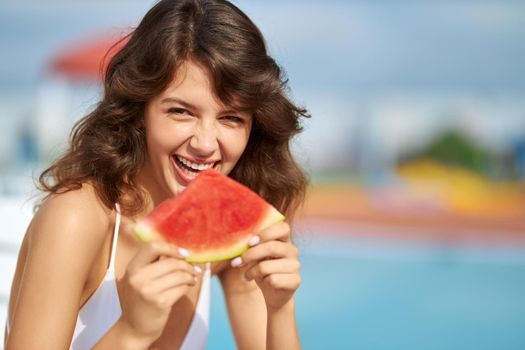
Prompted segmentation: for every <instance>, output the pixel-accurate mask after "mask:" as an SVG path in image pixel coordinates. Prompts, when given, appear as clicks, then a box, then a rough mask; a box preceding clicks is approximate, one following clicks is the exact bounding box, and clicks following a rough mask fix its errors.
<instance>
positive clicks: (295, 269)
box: [244, 259, 301, 281]
mask: <svg viewBox="0 0 525 350" xmlns="http://www.w3.org/2000/svg"><path fill="white" fill-rule="evenodd" d="M300 269H301V264H300V263H299V260H296V259H272V260H263V261H260V262H259V263H257V264H255V265H254V266H253V267H251V268H250V269H248V270H247V271H246V272H245V274H244V276H245V278H246V280H248V281H251V280H253V279H264V278H265V277H266V276H268V275H271V274H281V273H299V271H300Z"/></svg>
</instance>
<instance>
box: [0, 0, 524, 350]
mask: <svg viewBox="0 0 525 350" xmlns="http://www.w3.org/2000/svg"><path fill="white" fill-rule="evenodd" d="M235 3H236V4H237V5H238V6H239V7H240V8H241V9H242V10H244V11H245V12H246V13H247V14H248V15H249V16H250V17H251V18H252V19H253V20H254V22H255V23H256V24H257V25H258V26H259V27H260V28H261V30H262V31H263V33H264V35H265V37H266V39H267V43H268V47H269V49H270V52H271V54H272V55H273V56H274V57H275V58H276V59H277V61H278V62H279V63H280V64H281V65H282V66H283V67H284V69H285V71H286V72H287V75H288V78H289V85H290V88H291V95H292V96H293V98H294V100H295V101H296V102H298V103H299V104H301V105H304V106H306V107H307V108H308V109H309V111H310V113H311V114H312V118H311V119H309V120H306V121H305V123H304V132H303V134H302V135H301V136H300V137H298V139H297V140H295V143H294V152H295V154H296V156H297V157H298V159H300V161H301V163H302V164H303V166H304V168H305V169H306V170H307V171H308V173H309V175H310V177H311V180H312V184H311V187H310V190H309V193H308V197H307V200H306V202H305V204H304V206H303V208H302V209H301V212H300V215H298V217H297V219H296V221H295V222H294V227H295V232H296V242H297V244H298V246H299V247H300V249H301V250H302V258H301V259H302V266H303V267H302V271H303V280H304V282H303V284H302V286H301V288H300V290H299V291H298V293H297V304H298V309H297V316H298V325H299V331H300V335H301V339H302V342H303V347H304V348H305V349H319V348H329V349H525V298H524V297H523V296H524V295H525V68H524V65H523V62H525V40H524V38H525V2H521V1H514V0H499V1H496V0H494V1H489V0H486V1H474V0H456V1H452V0H450V1H438V0H425V1H417V0H393V1H366V0H360V1H335V0H333V1H313V0H312V1H292V0H283V1H262V0H250V1H248V0H242V1H241V0H239V1H236V2H235ZM152 4H153V2H152V1H138V0H111V1H110V0H107V1H87V0H82V1H80V0H79V1H59V0H41V1H36V0H33V1H30V0H16V1H15V0H3V1H1V2H0V52H1V53H2V54H1V55H0V217H1V218H2V221H3V222H4V223H7V224H6V225H4V230H2V231H1V232H0V273H1V274H0V276H1V278H0V323H1V324H2V327H3V323H4V320H5V317H6V307H7V306H6V304H7V300H8V296H9V288H10V284H11V278H12V274H13V272H14V267H15V263H16V256H17V252H18V247H19V244H20V242H21V239H22V237H23V234H24V231H25V227H26V225H27V223H28V222H29V220H30V218H31V215H32V205H33V203H34V198H35V197H34V196H35V195H36V194H37V192H36V191H35V190H34V186H33V179H34V178H35V177H37V176H38V175H39V173H40V172H41V171H42V170H43V169H44V168H45V166H46V165H47V164H49V162H50V161H51V160H52V159H54V158H55V157H56V156H57V155H58V154H60V152H61V150H63V149H64V147H65V144H66V142H67V137H68V133H69V130H70V129H71V126H72V125H73V123H74V122H75V121H76V120H78V118H80V117H81V116H83V115H85V114H86V112H87V111H89V110H91V109H92V108H93V107H94V105H95V104H96V103H97V100H98V97H99V96H100V81H99V74H98V73H99V63H98V62H99V60H100V58H101V57H103V56H104V54H105V52H106V50H107V48H108V47H109V45H110V43H111V42H113V41H114V40H115V38H117V37H120V36H122V35H123V34H124V33H127V32H128V31H129V30H131V29H132V28H133V27H134V26H135V25H136V24H137V23H138V21H139V20H140V18H141V17H142V16H143V15H144V14H145V12H146V11H147V10H148V9H149V8H150V7H151V5H152ZM213 288H214V289H213V293H214V298H213V305H212V316H211V317H212V318H211V326H210V340H209V346H208V348H209V349H224V348H234V343H233V340H232V337H231V333H230V330H229V326H228V323H227V318H226V316H225V311H224V306H223V305H222V294H221V291H220V287H219V285H218V284H217V282H216V281H215V282H214V285H213Z"/></svg>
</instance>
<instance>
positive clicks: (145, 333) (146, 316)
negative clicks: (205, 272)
mask: <svg viewBox="0 0 525 350" xmlns="http://www.w3.org/2000/svg"><path fill="white" fill-rule="evenodd" d="M185 257H187V251H185V250H184V249H181V248H177V247H175V246H173V245H171V244H168V243H164V242H150V243H148V244H145V245H143V246H142V247H141V248H140V249H139V251H138V253H137V254H136V255H135V257H134V258H133V259H132V260H131V261H130V263H129V265H128V267H127V270H126V274H125V275H124V278H123V281H122V283H123V288H122V289H123V291H122V296H121V298H120V301H121V304H122V315H121V318H120V322H123V323H124V324H125V325H126V327H127V328H128V330H129V331H131V332H132V333H133V334H134V335H135V336H136V337H140V338H142V339H151V342H153V341H155V340H156V339H157V338H158V337H160V335H161V333H162V330H163V329H164V326H165V325H166V322H167V321H168V316H169V314H170V311H171V307H172V305H173V304H175V302H177V300H179V299H180V298H181V297H182V296H183V295H185V294H186V293H187V292H188V290H189V288H190V287H192V286H194V285H195V284H196V283H197V277H196V274H197V273H198V272H200V271H199V268H198V267H196V266H193V265H191V264H189V263H187V262H186V261H184V258H185Z"/></svg>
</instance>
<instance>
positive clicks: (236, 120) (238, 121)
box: [223, 115, 246, 125]
mask: <svg viewBox="0 0 525 350" xmlns="http://www.w3.org/2000/svg"><path fill="white" fill-rule="evenodd" d="M223 119H224V120H226V121H229V122H233V123H236V124H241V125H242V124H244V123H245V122H246V121H245V120H244V118H241V117H238V116H236V115H227V116H224V117H223Z"/></svg>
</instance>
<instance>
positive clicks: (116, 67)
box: [39, 0, 308, 216]
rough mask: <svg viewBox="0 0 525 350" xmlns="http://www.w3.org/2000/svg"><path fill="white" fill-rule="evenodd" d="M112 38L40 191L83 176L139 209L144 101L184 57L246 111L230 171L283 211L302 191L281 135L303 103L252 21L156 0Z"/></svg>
mask: <svg viewBox="0 0 525 350" xmlns="http://www.w3.org/2000/svg"><path fill="white" fill-rule="evenodd" d="M122 40H123V41H124V42H125V43H124V42H121V43H120V46H122V45H123V46H122V48H121V49H120V50H119V51H118V52H117V53H116V54H115V55H114V56H113V57H112V58H111V60H110V61H109V64H108V66H107V69H106V72H105V78H104V94H103V97H102V99H101V101H100V103H99V104H98V105H97V107H96V108H95V109H94V110H93V111H92V112H91V113H89V114H88V115H87V116H85V117H84V118H83V119H81V120H80V121H79V122H78V123H77V124H76V125H75V126H74V128H73V130H72V133H71V137H70V145H69V148H68V150H67V151H66V152H65V153H64V154H63V155H62V156H61V157H60V158H59V159H58V160H56V161H55V162H54V163H53V164H52V165H51V166H50V167H49V168H47V169H46V170H45V171H44V172H43V173H42V174H41V175H40V177H39V187H40V189H41V190H43V191H44V192H47V193H57V192H61V191H64V190H66V191H67V190H72V189H78V188H80V187H81V186H82V184H83V183H86V182H89V183H91V184H92V185H93V186H94V188H95V191H96V193H97V195H98V196H99V198H100V199H101V201H102V202H103V203H104V204H105V205H106V206H108V207H109V208H112V207H113V206H114V203H116V202H119V203H120V204H121V206H122V208H123V210H124V211H126V212H128V213H131V214H133V213H137V212H139V211H140V210H141V209H143V208H144V205H145V197H144V193H142V191H141V190H140V188H139V186H137V182H136V176H137V174H138V172H139V170H140V169H141V167H142V165H143V163H144V160H145V156H146V152H145V150H146V145H145V136H144V126H143V115H144V109H145V105H146V103H147V102H148V101H149V100H150V99H151V98H153V97H155V96H157V95H158V94H160V93H161V92H162V91H163V90H164V89H165V88H166V87H167V86H168V84H169V83H170V82H171V81H172V80H173V78H174V75H175V73H176V71H177V68H178V67H179V66H180V65H181V63H182V62H184V61H185V60H189V59H192V60H195V61H196V62H199V63H201V64H202V66H204V67H206V68H207V69H208V72H209V74H210V77H211V81H212V84H213V86H214V89H215V93H216V95H217V96H218V97H219V99H220V100H221V101H222V102H223V103H224V104H225V105H230V106H234V107H236V108H237V109H239V110H242V111H248V112H250V113H251V114H252V115H253V116H254V123H253V126H252V130H251V134H250V138H249V142H248V145H247V147H246V149H245V151H244V153H243V155H242V156H241V158H240V159H239V161H238V163H237V164H236V166H235V167H234V169H233V170H232V171H231V173H230V174H229V176H230V177H232V178H234V179H236V180H238V181H240V182H241V183H244V184H245V185H247V186H248V187H250V188H252V189H253V190H254V191H256V192H257V193H259V194H260V195H261V196H262V197H263V198H265V199H266V200H267V201H268V202H269V203H271V204H272V205H274V206H275V207H276V208H278V209H279V210H281V211H282V212H283V213H285V215H287V216H290V215H291V214H292V213H293V212H294V211H295V209H296V208H297V207H298V205H299V204H300V202H301V201H302V200H303V198H304V193H305V189H306V185H307V178H306V176H305V174H304V172H303V171H302V170H301V168H300V167H299V165H298V164H297V163H296V162H295V160H294V159H293V157H292V154H291V151H290V141H291V139H292V138H293V136H294V135H296V134H297V133H298V132H300V131H301V130H302V128H301V123H300V119H301V118H302V117H307V116H308V115H307V112H306V110H305V109H303V108H300V107H298V106H296V105H295V104H294V103H292V102H291V101H290V99H289V98H288V97H287V94H286V92H287V80H286V79H285V77H284V74H283V72H282V70H281V69H280V67H279V66H278V65H277V64H276V62H275V61H274V60H273V59H272V58H271V57H270V56H269V55H268V53H267V49H266V45H265V42H264V38H263V36H262V34H261V32H260V31H259V29H258V28H257V27H256V26H255V24H254V23H253V22H252V21H251V20H250V19H249V18H248V17H247V16H246V15H245V14H244V13H243V12H241V10H239V9H238V8H237V7H235V6H234V5H232V4H231V3H229V2H227V1H221V0H162V1H160V2H158V3H157V4H156V5H155V6H154V7H153V8H152V9H151V10H150V11H149V12H148V13H147V14H146V15H145V16H144V18H143V19H142V21H141V22H140V24H139V25H138V27H137V28H136V29H135V30H134V31H133V32H132V33H130V34H129V35H128V36H127V37H125V38H123V39H122Z"/></svg>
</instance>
